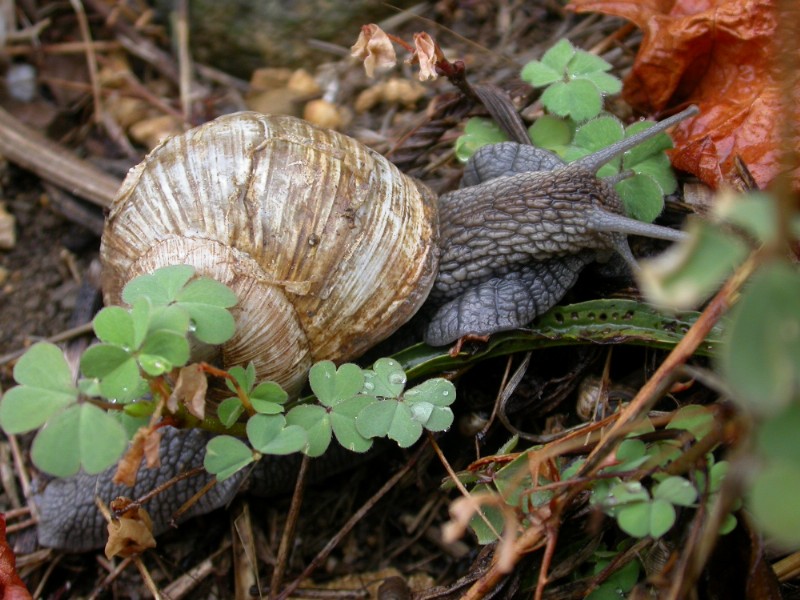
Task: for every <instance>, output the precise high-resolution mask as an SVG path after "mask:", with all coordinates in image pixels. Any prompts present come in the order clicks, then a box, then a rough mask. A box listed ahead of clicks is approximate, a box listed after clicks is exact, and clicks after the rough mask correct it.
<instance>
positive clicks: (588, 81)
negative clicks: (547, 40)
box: [455, 40, 677, 222]
mask: <svg viewBox="0 0 800 600" xmlns="http://www.w3.org/2000/svg"><path fill="white" fill-rule="evenodd" d="M610 69H611V65H610V64H609V63H608V62H606V61H605V60H603V59H602V58H600V57H598V56H595V55H593V54H590V53H588V52H586V51H584V50H580V49H576V48H575V47H573V46H572V44H570V42H569V41H568V40H561V41H559V42H558V43H557V44H555V45H554V46H553V47H552V48H550V49H549V50H548V51H547V52H546V53H545V54H544V56H542V60H541V61H531V62H529V63H528V64H527V65H525V67H523V69H522V79H523V80H525V81H527V82H528V83H530V84H531V85H532V86H533V87H544V88H545V90H544V92H543V93H542V96H541V102H542V105H543V106H544V108H545V109H546V110H547V112H548V114H545V115H543V116H542V117H540V118H538V119H537V120H536V121H535V122H534V123H533V125H531V127H530V128H529V129H528V135H529V137H530V139H531V142H532V143H533V144H534V145H535V146H538V147H540V148H544V149H545V150H550V151H552V152H555V153H556V154H557V155H558V156H560V157H561V158H562V159H563V160H564V161H566V162H571V161H574V160H576V159H578V158H581V157H583V156H586V155H588V154H591V153H592V152H595V151H597V150H600V149H601V148H605V147H607V146H610V145H612V144H614V143H616V142H618V141H620V140H622V139H623V138H625V137H629V136H631V135H633V134H634V133H637V132H639V131H641V130H643V129H646V128H648V127H651V126H652V123H650V122H647V121H642V122H638V123H633V124H631V125H629V126H628V127H625V126H624V125H623V123H622V121H620V120H619V119H617V118H616V117H615V116H613V115H608V114H605V115H603V114H601V113H602V110H603V96H604V95H609V94H616V93H618V92H619V91H620V89H621V85H622V84H621V82H620V80H619V79H618V78H616V77H614V76H613V75H611V74H609V73H608V72H607V71H609V70H610ZM507 139H508V138H507V137H506V135H505V134H504V133H503V132H502V131H501V130H500V128H499V127H498V126H497V125H495V124H494V123H493V122H492V121H489V120H487V119H482V118H479V117H473V118H471V119H469V120H468V121H467V123H466V125H465V127H464V135H462V136H460V137H459V138H458V139H457V140H456V143H455V153H456V156H457V157H458V159H459V160H461V161H464V162H466V161H467V160H468V159H469V158H470V157H471V156H472V155H473V154H474V153H475V151H477V150H478V148H480V147H482V146H485V145H487V144H495V143H498V142H502V141H506V140H507ZM669 148H672V141H671V140H670V137H669V136H668V135H667V134H665V133H662V134H660V135H658V136H655V137H654V138H652V139H650V140H648V141H647V142H645V143H643V144H641V145H639V146H637V147H636V148H633V149H631V150H629V151H628V152H626V153H625V154H624V156H623V157H622V159H621V160H620V159H617V160H614V161H612V162H610V163H608V164H606V165H604V166H603V168H601V169H600V171H599V172H598V176H600V177H605V176H611V175H615V174H617V173H619V172H620V171H621V170H626V171H633V173H634V175H633V176H632V177H628V178H626V179H623V180H622V181H619V182H617V183H616V184H615V189H616V191H617V193H618V194H619V196H620V198H621V199H622V201H623V203H624V205H625V210H626V212H627V214H628V215H629V216H630V217H633V218H635V219H639V220H640V221H646V222H652V221H653V220H654V219H655V218H656V217H657V216H658V215H659V214H660V213H661V211H662V210H663V208H664V196H666V195H669V194H671V193H673V192H674V191H675V189H676V188H677V182H676V180H675V176H674V174H673V172H672V168H671V165H670V161H669V158H668V157H667V155H666V154H665V153H664V150H667V149H669Z"/></svg>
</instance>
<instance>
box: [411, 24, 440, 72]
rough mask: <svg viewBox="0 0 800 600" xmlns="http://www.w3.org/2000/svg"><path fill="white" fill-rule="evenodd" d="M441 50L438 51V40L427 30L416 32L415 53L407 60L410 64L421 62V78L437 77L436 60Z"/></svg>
mask: <svg viewBox="0 0 800 600" xmlns="http://www.w3.org/2000/svg"><path fill="white" fill-rule="evenodd" d="M440 54H441V51H440V50H439V51H437V47H436V42H434V41H433V38H431V36H430V35H428V34H427V33H425V32H422V33H415V34H414V53H413V54H412V55H411V56H410V57H409V58H408V60H407V61H406V62H407V63H408V64H413V63H415V62H418V63H419V80H420V81H426V80H428V79H436V78H437V77H439V75H438V73H437V72H436V62H437V61H438V60H439V55H440Z"/></svg>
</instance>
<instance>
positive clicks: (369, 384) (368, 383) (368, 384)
mask: <svg viewBox="0 0 800 600" xmlns="http://www.w3.org/2000/svg"><path fill="white" fill-rule="evenodd" d="M364 389H365V390H374V389H375V384H374V383H372V382H371V381H365V382H364Z"/></svg>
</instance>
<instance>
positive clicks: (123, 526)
mask: <svg viewBox="0 0 800 600" xmlns="http://www.w3.org/2000/svg"><path fill="white" fill-rule="evenodd" d="M130 504H131V500H130V499H129V498H117V499H115V500H113V501H112V502H111V509H112V510H114V511H122V510H125V509H126V508H127V507H128V506H129V505H130ZM155 547H156V540H155V538H154V537H153V522H152V520H151V519H150V515H148V514H147V511H146V510H144V509H143V508H132V509H129V510H127V512H125V513H124V514H123V516H121V517H120V518H119V519H114V520H112V521H111V522H110V523H109V524H108V542H107V543H106V548H105V553H106V558H109V559H110V558H112V557H113V556H121V557H123V558H127V557H128V556H133V555H134V554H140V553H142V552H144V551H145V550H147V549H148V548H155Z"/></svg>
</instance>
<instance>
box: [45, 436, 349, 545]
mask: <svg viewBox="0 0 800 600" xmlns="http://www.w3.org/2000/svg"><path fill="white" fill-rule="evenodd" d="M210 437H211V436H210V434H208V433H207V432H205V431H200V430H197V429H192V430H185V429H182V430H177V429H173V428H171V427H169V428H165V429H164V430H163V435H162V439H161V446H160V456H161V467H160V468H157V469H140V470H139V473H138V477H137V481H136V485H135V487H133V488H129V487H126V486H123V485H117V484H114V483H112V478H113V477H114V472H115V471H116V467H113V468H111V469H108V470H106V471H104V472H102V473H100V474H99V475H87V474H86V473H79V474H78V475H75V476H74V477H68V478H66V479H51V480H49V481H46V482H45V481H42V480H39V481H37V482H36V486H35V489H34V500H35V502H36V506H37V508H38V510H39V523H38V536H39V543H40V544H41V545H42V546H48V547H52V548H61V549H64V550H68V551H69V552H85V551H88V550H93V549H95V548H102V547H103V546H104V545H105V543H106V541H107V539H108V533H107V524H106V520H105V518H104V517H103V515H102V514H101V513H100V511H99V510H98V509H97V506H96V504H95V497H99V498H101V499H102V500H103V502H105V503H106V504H108V503H109V502H110V501H111V500H113V499H114V498H117V497H119V496H125V497H128V498H139V497H141V496H143V495H144V494H146V493H148V492H150V491H151V490H153V489H155V488H156V487H158V486H159V485H162V484H163V483H166V482H167V481H168V480H169V479H171V478H172V477H174V476H175V475H177V474H179V473H185V472H187V471H190V470H192V469H194V468H195V467H200V466H202V465H203V456H204V455H205V446H206V443H208V440H209V439H210ZM301 460H302V459H301V456H300V455H291V456H269V457H265V458H264V459H262V460H261V461H260V462H259V463H257V464H256V465H255V466H254V467H253V469H252V471H250V470H247V469H245V470H244V471H240V472H238V473H236V474H235V475H233V476H232V477H230V478H228V479H226V480H224V481H222V482H220V483H217V484H216V485H215V486H213V487H212V488H211V489H210V490H209V491H208V493H207V494H205V495H204V496H201V497H200V498H199V499H198V501H197V503H196V504H194V505H193V506H192V507H191V508H190V509H189V510H188V511H187V512H186V513H185V514H184V515H182V516H181V517H180V518H179V519H178V522H183V521H185V520H186V519H189V518H192V517H194V516H198V515H203V514H206V513H209V512H211V511H212V510H214V509H217V508H221V507H223V506H227V505H228V504H229V503H230V502H231V500H233V498H234V497H235V496H236V495H237V494H239V493H240V492H244V491H246V492H248V493H252V494H253V495H256V496H262V497H268V496H275V495H278V494H283V493H287V492H290V491H291V489H292V486H294V483H295V479H296V478H297V472H298V469H299V467H300V461H301ZM361 460H363V459H362V458H361V457H360V455H354V454H353V453H352V452H348V451H347V450H345V449H343V448H341V447H339V446H334V447H332V448H331V450H329V451H328V452H327V453H326V454H325V455H324V456H322V457H320V458H315V459H312V460H311V461H310V463H309V470H308V479H309V481H312V482H313V481H321V480H323V479H325V478H327V477H331V476H333V475H336V474H337V473H339V472H341V471H344V470H345V469H347V468H349V467H352V466H353V465H354V464H357V463H359V462H361ZM211 479H212V476H211V475H209V474H208V473H205V472H204V473H203V474H201V475H198V476H196V477H191V478H189V479H184V480H182V481H179V482H178V483H176V484H175V485H174V486H172V487H170V488H169V491H168V492H164V493H162V494H159V495H158V496H156V497H155V498H154V499H153V500H152V501H150V502H148V503H147V504H145V505H144V508H145V509H146V510H147V511H148V514H149V515H150V517H151V518H152V521H153V533H154V535H159V534H161V533H164V532H165V531H167V530H168V529H169V528H170V525H171V521H172V517H173V515H174V514H175V512H176V511H177V510H178V509H179V508H180V507H181V506H182V505H183V503H184V502H186V501H187V500H189V499H190V498H191V497H192V496H193V495H194V494H195V493H196V492H197V491H198V490H199V489H201V488H202V487H203V486H204V485H205V484H207V483H208V482H209V481H211Z"/></svg>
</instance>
